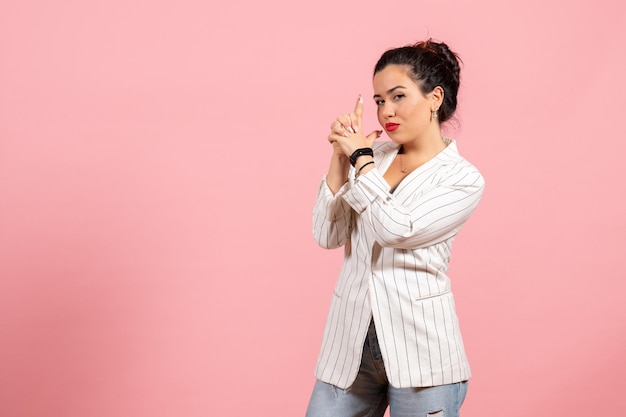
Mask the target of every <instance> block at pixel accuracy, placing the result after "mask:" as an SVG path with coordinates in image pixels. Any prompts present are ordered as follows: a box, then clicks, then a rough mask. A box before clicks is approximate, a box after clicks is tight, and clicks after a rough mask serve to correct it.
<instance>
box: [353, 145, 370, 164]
mask: <svg viewBox="0 0 626 417" xmlns="http://www.w3.org/2000/svg"><path fill="white" fill-rule="evenodd" d="M363 155H369V156H372V157H373V156H374V151H373V150H372V148H359V149H357V150H356V151H354V152H352V155H350V164H352V166H355V165H356V160H357V158H358V157H359V156H363Z"/></svg>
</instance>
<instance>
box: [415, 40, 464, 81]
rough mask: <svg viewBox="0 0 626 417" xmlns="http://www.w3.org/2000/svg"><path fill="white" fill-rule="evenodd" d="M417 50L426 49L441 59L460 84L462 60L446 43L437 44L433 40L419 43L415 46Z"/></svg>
mask: <svg viewBox="0 0 626 417" xmlns="http://www.w3.org/2000/svg"><path fill="white" fill-rule="evenodd" d="M413 47H414V48H417V49H425V50H427V51H429V52H431V53H433V54H435V55H437V56H438V57H439V59H441V60H442V61H443V63H444V65H445V66H446V68H447V69H448V71H450V73H451V74H452V76H453V77H454V79H455V80H456V81H457V82H459V79H460V74H461V66H460V58H459V56H458V55H457V54H455V53H454V52H452V50H451V49H450V48H449V47H448V45H446V44H445V43H444V42H435V41H433V40H432V38H429V39H427V40H425V41H421V42H417V43H416V44H414V45H413Z"/></svg>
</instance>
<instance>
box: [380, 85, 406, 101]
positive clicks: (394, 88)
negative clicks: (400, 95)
mask: <svg viewBox="0 0 626 417" xmlns="http://www.w3.org/2000/svg"><path fill="white" fill-rule="evenodd" d="M398 88H404V89H406V87H405V86H403V85H396V86H395V87H393V88H390V89H389V90H387V94H391V93H393V92H394V91H395V90H397V89H398ZM376 97H380V94H374V97H373V98H376Z"/></svg>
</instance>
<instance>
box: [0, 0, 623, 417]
mask: <svg viewBox="0 0 626 417" xmlns="http://www.w3.org/2000/svg"><path fill="white" fill-rule="evenodd" d="M211 3H212V2H206V1H199V0H198V1H194V0H182V1H178V2H174V1H170V2H163V1H156V2H155V1H147V0H137V1H131V2H129V1H118V0H113V1H111V0H108V1H104V0H96V1H89V2H85V1H77V0H65V1H62V2H46V1H41V0H40V1H32V0H21V1H12V2H8V1H5V2H2V4H0V60H1V62H0V415H2V416H11V417H25V416H46V417H56V416H59V417H61V416H62V417H74V416H76V417H86V416H87V417H92V416H93V417H96V416H97V417H100V416H102V417H105V416H107V417H108V416H118V417H136V416H150V417H160V416H168V417H169V416H185V417H187V416H188V417H196V416H198V417H199V416H217V415H224V416H244V415H259V416H281V415H285V416H297V415H303V413H304V409H305V407H306V404H307V401H308V396H309V393H310V389H311V387H312V384H313V376H312V372H313V367H314V364H315V359H316V355H317V352H318V348H319V345H320V341H321V335H322V334H321V333H322V326H323V323H324V320H325V315H326V310H327V308H328V303H329V300H330V294H331V290H332V287H333V285H334V280H335V277H336V275H337V273H338V266H339V261H340V255H341V254H340V253H339V252H337V251H335V252H327V251H323V250H322V249H319V248H317V247H316V246H315V244H314V242H313V239H312V237H311V234H310V229H311V222H310V214H311V210H312V204H313V200H314V196H315V192H316V189H317V185H318V181H319V179H320V177H321V175H322V174H323V173H324V172H325V169H326V165H327V160H328V157H329V154H330V149H329V146H328V144H327V143H326V139H325V137H326V135H327V129H328V125H329V124H330V122H331V121H332V120H333V119H334V117H335V116H336V115H337V114H338V113H343V112H345V111H349V110H350V109H351V107H352V103H353V102H354V99H355V97H356V95H357V94H358V93H363V94H364V95H365V96H366V97H369V96H371V94H372V91H371V84H370V79H371V70H372V67H373V64H374V63H375V61H376V59H377V58H378V56H379V55H380V53H381V52H382V51H383V50H384V49H386V48H388V47H392V46H400V45H403V44H406V43H408V42H411V41H415V40H419V39H423V38H424V37H426V36H429V35H430V36H432V37H434V38H436V39H441V40H445V41H446V42H448V43H449V44H450V45H451V46H452V47H453V49H456V50H457V51H458V52H459V53H460V54H461V56H462V58H463V59H464V62H465V67H464V73H463V83H464V84H463V89H462V91H461V104H460V109H459V114H458V119H459V122H458V124H457V126H456V127H453V128H452V129H451V134H453V135H454V136H455V137H457V139H458V143H459V147H460V150H461V152H462V153H463V154H464V155H465V156H466V157H467V158H468V159H469V160H471V161H472V162H473V163H474V164H475V165H476V166H478V167H479V168H480V169H481V171H482V172H483V174H484V176H485V177H486V180H487V189H486V194H485V196H484V199H483V201H482V203H481V206H480V207H479V209H478V211H477V212H476V214H475V216H474V217H473V218H472V219H471V220H470V222H469V223H468V224H467V226H466V228H465V230H464V231H463V232H462V233H461V235H460V236H459V238H458V240H457V243H456V247H455V254H454V257H453V261H452V271H451V272H452V276H453V283H454V289H455V293H456V297H457V304H458V307H459V310H460V318H461V322H462V328H463V330H464V336H465V342H466V345H467V349H468V353H469V356H470V360H471V363H472V367H473V371H474V375H475V377H474V378H473V380H472V383H471V386H470V393H469V396H468V399H467V402H466V405H465V406H464V416H465V417H471V416H482V415H491V416H511V417H518V416H519V417H527V416H529V415H546V416H547V415H558V416H588V415H621V414H622V413H623V406H622V405H621V404H622V399H621V397H622V396H621V391H622V388H623V375H624V373H625V372H626V359H625V356H624V353H625V348H626V303H624V301H623V296H624V294H625V292H626V280H624V278H626V277H625V275H626V274H625V273H624V268H623V266H622V261H623V260H624V256H625V254H626V238H625V237H624V235H625V232H626V221H625V220H624V215H623V214H624V212H625V211H626V186H625V185H624V182H623V177H624V174H625V168H624V154H625V152H626V145H625V141H624V134H623V133H622V131H623V126H622V125H623V121H624V115H623V111H624V105H623V101H624V96H625V94H626V88H625V86H624V82H623V74H625V73H626V64H625V62H626V60H625V58H624V53H623V51H624V42H625V41H626V36H625V33H626V32H625V30H624V29H623V22H624V17H625V14H624V9H623V6H620V5H619V4H620V3H619V2H616V1H610V0H599V1H594V2H582V1H574V2H562V1H559V2H557V1H547V2H546V1H538V0H531V1H526V2H515V3H514V4H511V5H506V4H504V3H505V2H502V1H496V0H476V1H472V2H430V1H429V2H420V1H405V2H391V3H389V2H387V3H385V2H367V1H363V0H359V1H356V0H350V1H345V2H336V1H329V0H322V1H317V2H314V3H312V4H315V6H310V7H305V6H301V5H299V2H293V1H287V0H284V1H281V2H270V3H268V2H258V1H252V0H247V1H244V2H242V1H228V2H223V4H220V5H211ZM459 3H461V4H459ZM365 112H366V128H367V129H368V130H373V129H376V128H377V125H376V124H375V118H374V115H373V105H372V103H371V101H367V102H366V108H365Z"/></svg>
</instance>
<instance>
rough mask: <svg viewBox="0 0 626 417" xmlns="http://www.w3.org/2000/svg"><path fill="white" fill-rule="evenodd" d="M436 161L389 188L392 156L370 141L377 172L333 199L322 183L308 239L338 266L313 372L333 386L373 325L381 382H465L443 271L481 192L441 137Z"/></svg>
mask: <svg viewBox="0 0 626 417" xmlns="http://www.w3.org/2000/svg"><path fill="white" fill-rule="evenodd" d="M444 140H445V141H446V143H447V145H448V146H447V147H446V148H445V149H444V150H443V151H442V152H440V153H439V154H438V155H437V156H436V157H434V158H433V159H431V160H430V161H428V162H426V163H425V164H423V165H422V166H420V167H418V168H417V169H416V170H414V171H413V172H411V173H410V174H409V175H407V176H406V177H405V178H404V179H403V180H402V181H401V182H400V184H399V185H398V186H397V187H396V189H395V190H394V191H393V193H391V192H390V187H389V185H388V183H387V182H386V181H385V179H384V178H383V173H384V172H385V171H386V169H387V168H388V167H389V165H390V164H391V162H392V161H393V159H394V158H395V156H396V154H397V153H398V150H399V145H398V144H396V143H394V142H378V143H375V144H374V161H375V162H376V168H375V169H372V170H370V171H369V172H367V173H366V174H364V175H361V176H359V177H358V178H356V179H354V170H353V169H351V171H350V175H349V178H350V179H349V180H348V182H347V183H346V184H344V185H343V186H342V187H341V189H340V190H339V191H338V192H337V193H336V194H335V195H333V194H332V192H331V191H330V189H329V188H328V186H327V184H326V181H325V178H324V180H323V181H322V183H321V185H320V188H319V192H318V196H317V201H316V203H315V208H314V211H313V235H314V237H315V240H316V241H317V243H318V244H319V245H320V246H322V247H324V248H328V249H333V248H338V247H341V246H343V247H344V261H343V265H342V268H341V272H340V275H339V278H338V280H337V283H336V285H335V290H334V294H333V296H332V301H331V306H330V312H329V314H328V318H327V321H326V326H325V329H324V335H323V341H322V347H321V352H320V354H319V357H318V361H317V366H316V369H315V376H316V377H317V378H318V379H320V380H322V381H324V382H327V383H330V384H333V385H335V386H337V387H339V388H348V387H349V386H350V385H352V383H353V382H354V380H355V378H356V376H357V373H358V370H359V365H360V363H361V355H362V349H363V343H364V342H365V337H366V334H367V330H368V327H369V323H370V320H372V319H373V320H374V324H375V327H376V332H377V335H378V340H379V343H380V349H381V352H382V356H383V360H384V363H385V369H386V372H387V377H388V380H389V383H390V384H391V385H392V386H394V387H397V388H405V387H426V386H434V385H442V384H449V383H454V382H459V381H464V380H467V379H469V378H470V368H469V364H468V361H467V358H466V355H465V349H464V347H463V341H462V339H461V332H460V330H459V323H458V319H457V315H456V311H455V306H454V299H453V296H452V292H451V290H450V280H449V278H448V275H447V270H448V262H449V260H450V251H451V247H452V241H453V240H454V237H455V236H456V234H457V233H458V232H459V230H460V229H461V226H462V225H463V224H464V223H465V221H466V220H467V219H468V218H469V216H470V215H471V214H472V212H473V211H474V209H475V208H476V206H477V204H478V201H479V200H480V197H481V195H482V192H483V188H484V181H483V178H482V176H481V175H480V173H479V172H478V170H477V169H476V168H475V167H474V166H472V165H471V164H470V163H469V162H467V161H466V160H465V159H463V158H462V157H461V156H460V155H459V153H458V151H457V147H456V143H455V142H454V141H453V140H452V139H450V138H444Z"/></svg>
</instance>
